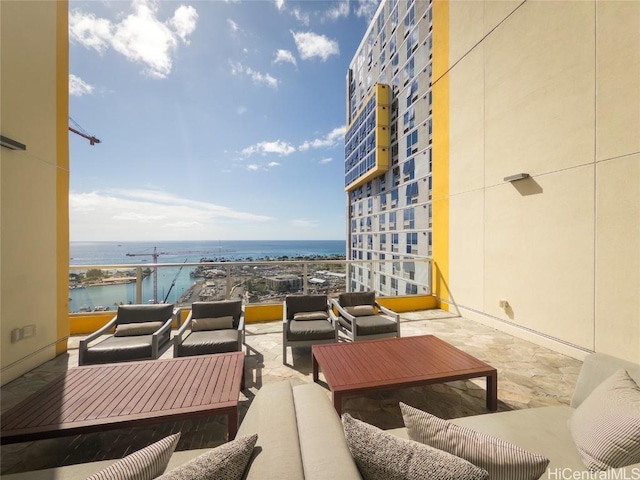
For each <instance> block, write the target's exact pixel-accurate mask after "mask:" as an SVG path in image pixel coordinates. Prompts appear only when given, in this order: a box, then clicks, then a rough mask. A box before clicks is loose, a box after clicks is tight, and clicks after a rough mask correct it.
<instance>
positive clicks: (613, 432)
mask: <svg viewBox="0 0 640 480" xmlns="http://www.w3.org/2000/svg"><path fill="white" fill-rule="evenodd" d="M569 428H570V430H571V435H572V436H573V439H574V441H575V443H576V446H577V448H578V451H579V452H580V456H581V457H582V460H583V462H584V464H585V465H586V466H587V468H588V469H589V470H607V469H609V468H618V467H624V466H626V465H631V464H633V463H638V462H640V387H639V386H638V385H637V384H636V382H634V381H633V379H632V378H631V377H629V375H628V373H627V372H626V370H623V369H620V370H618V371H617V372H616V373H614V374H613V375H612V376H611V377H609V378H608V379H607V380H605V381H604V382H602V383H601V384H600V385H599V386H598V387H596V388H595V389H594V390H593V391H592V392H591V394H590V395H589V396H588V397H587V398H586V399H585V400H584V401H583V402H582V404H581V405H580V406H579V407H578V408H576V410H575V411H574V412H573V415H572V416H571V419H570V421H569Z"/></svg>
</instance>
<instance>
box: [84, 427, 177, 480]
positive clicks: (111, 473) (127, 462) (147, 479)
mask: <svg viewBox="0 0 640 480" xmlns="http://www.w3.org/2000/svg"><path fill="white" fill-rule="evenodd" d="M178 440H180V433H176V434H174V435H169V436H168V437H166V438H163V439H162V440H159V441H157V442H156V443H152V444H151V445H149V446H148V447H145V448H143V449H142V450H138V451H137V452H134V453H132V454H131V455H127V456H126V457H124V458H122V459H120V460H118V461H117V462H116V463H114V464H112V465H109V466H108V467H107V468H105V469H104V470H101V471H99V472H98V473H94V474H93V475H91V476H90V477H88V478H87V480H152V479H154V478H156V477H157V476H158V475H162V474H163V473H164V471H165V470H166V468H167V465H168V464H169V460H170V459H171V455H173V451H174V450H175V449H176V445H177V444H178Z"/></svg>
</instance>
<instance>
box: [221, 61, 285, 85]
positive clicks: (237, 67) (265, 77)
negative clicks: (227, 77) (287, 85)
mask: <svg viewBox="0 0 640 480" xmlns="http://www.w3.org/2000/svg"><path fill="white" fill-rule="evenodd" d="M229 66H230V68H231V74H232V75H242V74H244V75H247V76H248V77H249V78H251V80H252V81H253V83H255V84H261V83H262V84H265V85H267V86H269V87H271V88H273V89H274V90H277V89H278V79H277V78H275V77H272V76H271V75H269V74H268V73H260V72H256V71H255V70H253V69H252V68H251V67H247V66H245V65H242V64H241V63H239V62H233V61H229Z"/></svg>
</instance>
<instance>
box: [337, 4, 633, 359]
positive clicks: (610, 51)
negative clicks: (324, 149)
mask: <svg viewBox="0 0 640 480" xmlns="http://www.w3.org/2000/svg"><path fill="white" fill-rule="evenodd" d="M380 85H383V86H387V87H388V88H387V87H381V86H380ZM386 92H388V98H387V97H386V95H387V93H386ZM387 105H388V107H387ZM387 108H388V116H387V115H386V112H387V110H385V109H387ZM346 111H347V124H348V127H347V138H346V140H347V141H346V160H347V161H346V164H345V166H346V169H345V187H346V190H347V196H348V210H347V211H348V218H349V225H348V238H349V242H350V243H349V245H348V247H349V249H350V258H352V259H357V260H362V268H359V267H358V266H356V267H355V268H354V269H353V270H352V271H351V272H350V280H351V281H350V287H351V288H352V289H353V290H360V289H371V288H375V289H377V290H379V291H380V293H383V294H398V295H403V294H405V293H414V292H416V290H417V293H422V291H421V290H422V283H421V281H420V280H421V279H422V278H423V277H421V273H420V272H419V269H418V266H419V265H420V263H419V262H418V261H417V260H418V259H419V258H420V257H422V256H431V257H432V259H433V270H432V272H433V275H432V277H433V278H432V282H431V285H432V290H433V294H434V295H435V297H436V299H437V301H438V304H439V305H440V306H441V307H442V308H444V309H449V310H451V311H452V312H455V313H460V314H463V315H465V316H467V317H468V318H472V319H475V320H477V321H479V322H482V323H485V324H487V325H491V326H493V327H495V328H499V329H502V330H505V331H507V332H509V333H511V334H515V335H519V336H521V337H523V338H526V339H528V340H531V341H533V342H536V343H538V344H541V345H545V346H549V347H551V348H553V349H556V350H558V351H562V352H565V353H568V354H570V355H574V356H577V357H580V356H581V355H583V354H584V352H589V351H597V352H603V353H609V354H613V355H615V356H618V357H623V358H628V359H631V360H634V361H638V360H640V295H639V292H640V249H639V248H638V245H640V135H639V134H638V132H640V2H638V1H631V2H629V1H624V0H620V1H618V0H584V1H579V2H576V1H573V0H556V1H553V2H548V1H544V0H524V1H523V0H516V1H495V0H474V1H458V0H456V1H453V0H433V2H432V3H430V2H428V1H427V0H413V1H405V0H400V1H397V0H383V2H382V4H381V5H380V6H379V8H378V11H377V13H376V15H375V18H374V19H373V22H372V23H371V25H370V26H369V28H368V30H367V32H366V35H365V36H364V38H363V40H362V43H361V44H360V47H359V49H358V50H357V52H356V55H355V57H354V59H353V61H352V62H351V65H350V68H349V71H348V74H347V101H346ZM387 118H388V122H387ZM371 132H373V133H371ZM356 135H357V136H356ZM387 135H388V136H387ZM414 185H415V186H414ZM414 256H415V258H416V262H415V267H413V266H412V265H411V262H408V263H409V267H407V269H403V268H402V264H400V265H399V266H397V265H396V266H394V265H393V260H395V259H401V258H405V257H414ZM380 258H384V259H387V260H388V259H390V258H391V260H392V263H391V264H390V265H387V267H382V268H381V270H379V271H373V272H371V270H370V269H369V268H368V264H367V260H369V259H372V260H377V259H380ZM405 265H406V264H405ZM376 268H378V267H376ZM412 268H414V269H415V271H412V270H411V269H412ZM407 270H408V271H407ZM412 276H413V277H412Z"/></svg>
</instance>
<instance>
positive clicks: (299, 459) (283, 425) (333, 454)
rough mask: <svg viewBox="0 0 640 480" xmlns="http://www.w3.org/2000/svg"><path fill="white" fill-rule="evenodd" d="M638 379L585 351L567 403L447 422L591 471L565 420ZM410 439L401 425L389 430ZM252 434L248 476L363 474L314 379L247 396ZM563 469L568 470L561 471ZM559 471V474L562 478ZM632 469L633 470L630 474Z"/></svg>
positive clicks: (625, 473)
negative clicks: (602, 393) (617, 376)
mask: <svg viewBox="0 0 640 480" xmlns="http://www.w3.org/2000/svg"><path fill="white" fill-rule="evenodd" d="M621 368H623V369H626V370H627V372H628V373H629V375H630V376H631V377H632V378H633V379H634V380H635V381H636V382H640V365H639V364H635V363H631V362H627V361H623V360H619V359H616V358H613V357H611V356H608V355H604V354H598V353H596V354H591V355H589V356H588V357H587V358H586V359H585V362H584V364H583V366H582V369H581V372H580V375H579V378H578V381H577V385H576V389H575V392H574V395H573V399H572V402H571V406H553V407H539V408H532V409H524V410H513V411H506V412H498V413H490V414H484V415H477V416H471V417H464V418H458V419H455V420H452V422H453V423H454V424H456V425H461V426H466V427H470V428H473V429H475V430H477V431H480V432H484V433H486V434H490V435H493V436H495V437H498V438H500V439H503V440H506V441H509V442H512V443H514V444H516V445H518V446H520V447H522V448H524V449H526V450H528V451H530V452H533V453H537V454H540V455H543V456H545V457H547V458H549V459H550V463H549V465H548V467H547V472H545V474H544V475H542V476H541V477H540V478H601V477H591V476H588V475H589V474H588V473H585V474H584V475H582V476H580V475H581V474H580V473H574V472H586V471H587V469H586V467H585V465H584V464H583V463H582V461H581V459H580V456H579V454H578V451H577V449H576V446H575V445H574V442H573V439H572V436H571V434H570V432H569V428H568V426H567V422H568V420H569V418H570V417H571V416H572V414H573V413H574V412H575V409H576V408H577V407H578V406H579V405H580V404H582V403H583V402H584V401H585V399H586V398H587V397H588V396H589V394H590V393H591V392H592V391H593V390H594V388H595V387H597V386H598V385H599V384H600V383H601V382H603V381H604V380H605V379H607V378H608V377H610V376H611V375H612V374H613V373H615V372H616V371H618V370H619V369H621ZM389 432H390V433H392V434H394V435H395V436H397V437H401V438H408V434H407V429H406V428H399V429H395V430H390V431H389ZM254 433H257V434H258V440H257V443H256V445H255V447H254V449H253V456H254V457H253V459H252V460H251V462H250V464H249V467H248V469H247V471H246V472H245V475H246V478H247V479H248V480H253V479H271V478H274V479H275V478H277V479H280V480H298V479H307V480H322V479H327V480H335V479H338V478H339V479H341V480H349V479H359V478H361V476H360V473H359V470H358V468H357V466H356V463H355V461H354V460H353V458H352V456H351V453H350V450H349V447H348V445H347V441H346V439H345V435H344V433H343V426H342V423H341V422H340V419H339V417H338V415H337V414H336V412H335V410H334V409H333V406H332V404H331V402H330V400H329V396H328V392H327V390H325V389H324V388H322V387H321V386H319V385H317V384H312V383H304V384H292V383H290V382H289V381H283V382H277V383H272V384H268V385H264V386H263V387H262V388H261V389H260V391H259V392H258V394H257V395H256V397H255V398H254V399H253V402H252V404H251V407H250V408H249V410H248V412H247V414H246V416H245V418H244V420H243V421H242V424H241V426H240V429H239V431H238V435H237V437H236V438H242V437H245V436H248V435H252V434H254ZM205 451H206V450H193V451H181V452H176V453H174V454H173V457H172V459H171V463H170V464H169V467H168V470H169V469H171V468H173V467H175V466H177V465H179V464H182V463H184V462H187V461H188V460H190V459H192V458H194V457H197V456H198V455H200V454H202V453H203V452H205ZM109 463H113V461H106V462H104V461H103V462H95V463H87V464H83V465H73V466H68V467H61V468H56V469H49V470H41V471H37V472H27V473H22V474H15V475H8V476H6V477H3V478H6V480H26V479H29V480H42V479H47V480H52V479H76V478H85V477H86V476H87V475H89V474H91V473H93V472H96V471H98V470H100V469H102V468H104V467H105V465H108V464H109ZM609 473H610V476H608V477H607V478H638V477H637V475H638V474H640V463H638V464H634V465H629V466H627V467H624V468H620V469H617V470H615V471H612V472H609ZM567 474H570V475H574V476H572V477H566V475H567ZM563 475H565V476H563ZM633 475H636V476H635V477H634V476H633Z"/></svg>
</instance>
